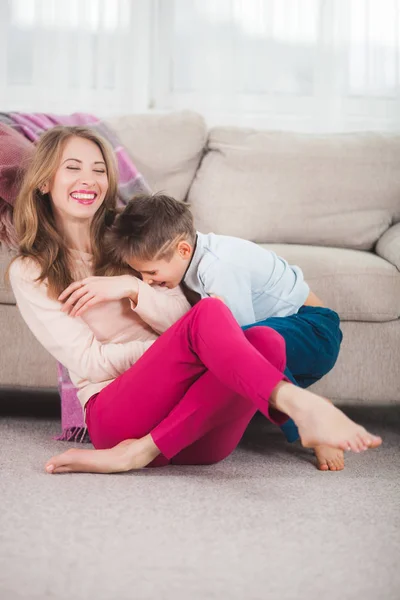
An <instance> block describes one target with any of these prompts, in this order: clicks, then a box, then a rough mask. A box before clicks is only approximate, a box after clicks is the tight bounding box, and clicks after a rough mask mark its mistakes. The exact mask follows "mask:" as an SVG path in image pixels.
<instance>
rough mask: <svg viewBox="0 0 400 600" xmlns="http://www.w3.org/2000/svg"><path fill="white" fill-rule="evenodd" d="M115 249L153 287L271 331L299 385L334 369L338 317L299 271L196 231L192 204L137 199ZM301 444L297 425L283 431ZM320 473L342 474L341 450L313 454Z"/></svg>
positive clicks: (120, 223) (115, 234)
mask: <svg viewBox="0 0 400 600" xmlns="http://www.w3.org/2000/svg"><path fill="white" fill-rule="evenodd" d="M109 242H110V246H111V247H112V249H113V253H114V255H115V259H116V260H118V261H121V262H124V263H126V264H129V265H130V266H131V267H132V268H133V269H135V270H136V271H137V272H139V273H140V274H141V276H142V278H143V280H144V281H145V282H147V283H149V284H150V285H159V286H161V287H164V286H165V287H168V288H174V287H176V286H178V285H182V287H183V288H184V289H185V290H186V292H187V297H188V299H189V300H193V302H194V301H195V300H198V299H200V298H206V297H207V296H217V297H220V298H221V299H222V300H223V301H224V302H225V304H227V306H228V307H229V308H230V309H231V311H232V313H233V315H234V316H235V318H236V320H237V321H238V323H239V324H240V325H241V326H242V327H243V328H244V329H247V328H249V327H254V326H256V325H257V326H260V325H265V326H268V327H272V328H273V329H275V330H276V331H278V332H279V333H280V334H281V335H282V336H283V338H284V339H285V342H286V352H287V368H286V371H285V374H286V376H287V377H288V379H290V380H291V381H292V382H293V383H296V384H297V385H299V386H300V387H304V388H305V387H308V386H310V385H311V384H312V383H315V382H316V381H318V380H319V379H320V378H321V377H323V376H324V375H325V374H326V373H327V372H328V371H330V370H331V369H332V367H333V366H334V364H335V362H336V359H337V356H338V353H339V348H340V343H341V340H342V333H341V331H340V321H339V317H338V315H337V313H335V312H334V311H332V310H330V309H328V308H324V307H323V305H322V302H321V301H320V300H319V299H318V298H317V296H315V294H313V293H312V292H311V291H310V289H309V287H308V285H307V283H306V282H305V281H304V277H303V273H302V271H301V269H300V268H299V267H296V266H291V265H289V264H288V263H287V262H286V261H285V260H284V259H283V258H280V257H279V256H277V255H276V254H275V253H274V252H272V251H270V250H265V249H263V248H261V247H259V246H258V245H257V244H254V243H252V242H249V241H246V240H242V239H239V238H234V237H229V236H223V235H215V234H213V233H209V234H203V233H199V232H196V230H195V228H194V225H193V217H192V214H191V212H190V210H189V207H188V205H186V204H184V203H182V202H178V201H177V200H174V199H173V198H171V197H169V196H166V195H161V194H156V195H154V196H149V195H143V196H137V197H135V198H134V199H133V200H131V202H129V204H128V205H127V206H126V208H125V209H124V210H123V212H122V213H121V214H120V215H118V217H117V218H116V220H115V223H114V225H113V227H112V230H111V233H110V238H109ZM282 429H283V431H284V433H285V435H286V437H287V439H288V440H289V441H294V440H295V439H297V437H298V435H297V429H296V427H295V425H294V423H293V422H292V421H289V422H288V423H287V424H285V425H284V426H283V427H282ZM315 453H316V456H317V460H318V466H319V468H320V469H321V470H333V471H336V470H341V469H342V468H343V466H344V461H343V453H342V451H340V450H334V449H332V448H328V447H323V446H319V447H318V448H315Z"/></svg>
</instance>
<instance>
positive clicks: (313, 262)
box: [0, 244, 400, 321]
mask: <svg viewBox="0 0 400 600" xmlns="http://www.w3.org/2000/svg"><path fill="white" fill-rule="evenodd" d="M261 246H263V247H265V248H269V249H271V250H273V251H274V252H276V253H277V254H278V255H280V256H282V257H283V258H285V259H286V260H287V261H288V262H289V263H290V264H296V265H299V266H300V267H301V268H302V269H303V271H304V276H305V279H306V281H307V282H308V284H309V285H310V288H311V289H312V290H313V292H314V293H315V294H317V296H319V297H320V298H321V300H323V301H324V303H325V304H326V305H327V306H329V307H331V308H333V309H334V310H336V311H337V312H338V313H339V315H340V317H341V319H343V320H345V321H392V320H394V319H398V318H399V317H400V272H399V271H398V270H397V269H396V267H394V266H393V265H392V264H390V263H389V262H387V261H386V260H384V259H383V258H380V257H379V256H377V255H376V254H373V253H371V252H363V251H360V250H346V249H343V248H326V247H321V246H297V245H292V244H261ZM12 256H13V255H12V254H11V253H10V252H5V251H4V250H3V251H0V278H1V279H0V304H15V299H14V295H13V292H12V290H11V287H10V286H9V285H8V284H7V283H5V282H4V273H5V271H6V268H7V266H8V264H9V262H10V260H11V257H12Z"/></svg>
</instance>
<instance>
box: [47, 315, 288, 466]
mask: <svg viewBox="0 0 400 600" xmlns="http://www.w3.org/2000/svg"><path fill="white" fill-rule="evenodd" d="M241 335H242V336H243V337H244V338H245V340H246V339H248V340H249V342H250V343H251V344H253V345H254V346H255V347H257V349H258V350H259V352H260V356H261V354H262V355H263V356H264V357H268V356H270V358H271V361H270V362H271V364H272V365H273V366H275V367H276V368H277V369H279V371H280V372H282V371H283V369H284V366H285V344H284V341H283V339H282V337H281V336H280V335H279V334H277V333H276V332H275V331H273V330H269V329H268V328H264V327H263V328H255V329H253V330H252V331H250V332H246V333H245V334H243V333H241ZM165 339H166V338H164V340H165ZM172 339H174V340H176V337H174V338H172ZM168 349H169V352H170V355H172V356H174V357H175V361H173V362H176V360H177V359H178V358H179V359H181V358H182V357H180V355H179V350H178V348H176V347H175V348H174V347H172V344H171V343H170V344H169V345H168ZM149 352H150V351H148V352H147V353H146V354H148V353H149ZM161 356H162V355H161ZM166 360H168V359H166ZM186 360H188V357H186ZM152 362H154V361H152ZM179 362H180V360H179ZM175 367H176V364H175ZM133 371H134V368H133V367H132V368H131V369H129V371H127V372H126V374H124V375H123V376H121V377H120V378H118V380H116V381H115V382H114V383H113V384H110V386H108V387H107V388H105V389H104V390H103V391H102V392H100V393H99V394H97V395H96V396H95V397H93V398H92V399H91V400H90V401H89V402H88V404H87V412H86V421H87V424H88V428H89V432H90V436H91V439H92V441H93V444H94V446H95V447H96V448H97V449H98V450H96V451H88V450H76V449H73V450H69V451H67V452H66V453H64V454H63V455H61V457H57V458H62V459H63V460H62V462H63V464H64V466H63V467H61V468H59V469H57V471H56V472H70V471H72V470H82V468H83V470H88V471H95V472H113V471H119V470H125V468H124V464H126V463H125V462H124V461H125V459H126V445H125V443H122V444H121V443H120V442H121V441H122V440H126V439H128V440H131V439H132V438H142V439H144V438H145V437H146V434H148V432H149V431H151V436H152V440H157V441H156V444H157V446H156V448H157V450H158V451H157V452H155V453H152V451H150V453H149V454H148V453H146V452H144V453H143V446H142V445H141V446H140V448H139V450H138V452H137V454H139V456H137V457H136V464H138V461H141V463H140V464H141V466H146V465H148V463H150V462H151V464H150V465H149V466H165V465H166V464H168V463H169V461H170V459H171V458H172V457H176V455H178V453H180V455H179V456H178V457H176V460H175V459H174V460H173V461H172V462H174V463H175V462H180V463H182V464H188V463H189V462H190V463H191V464H209V463H211V462H218V461H219V460H222V458H225V457H226V456H228V455H229V454H230V453H231V452H232V451H233V450H234V448H235V447H236V446H237V444H238V443H239V441H240V439H241V437H242V435H243V433H244V430H245V429H246V427H247V425H248V423H249V421H250V420H251V418H252V416H253V415H254V413H255V412H256V410H257V408H256V407H255V406H254V404H253V403H252V402H251V401H250V400H249V399H247V398H244V397H242V396H240V395H238V394H235V393H234V392H232V390H231V389H229V388H227V387H226V386H224V384H222V383H221V381H220V380H219V379H217V378H216V377H215V375H213V374H212V373H211V372H210V371H207V370H205V369H203V374H202V375H200V376H199V377H197V379H195V380H194V382H193V383H192V382H191V381H190V382H189V384H185V387H186V388H187V391H186V393H184V394H182V389H183V388H182V386H181V383H182V376H181V377H179V378H176V377H175V376H174V371H173V364H171V365H169V368H168V370H167V371H166V374H167V378H166V379H165V380H164V379H163V378H162V377H160V373H159V377H158V378H157V379H156V378H155V377H153V378H152V379H150V380H149V379H148V377H146V376H144V383H146V382H147V381H148V385H146V386H145V387H144V388H143V389H142V390H139V389H138V373H137V371H136V373H135V377H134V378H133V379H132V374H133ZM175 374H176V373H175ZM144 375H146V373H145V374H144ZM142 376H143V374H142ZM175 380H176V381H177V383H178V385H177V386H174V385H172V383H173V382H174V381H175ZM117 382H119V383H118V385H117ZM155 382H158V384H159V385H157V383H155ZM114 384H115V385H114ZM164 384H165V385H164ZM168 384H169V385H168ZM113 386H114V389H112V388H113ZM152 387H153V388H154V390H153V392H154V391H155V394H154V395H153V396H149V393H150V392H151V388H152ZM162 390H164V393H163V391H162ZM126 392H130V394H127V393H126ZM133 392H134V393H133ZM174 395H175V396H176V398H175V399H173V396H174ZM158 400H160V402H158ZM171 400H172V401H171ZM165 402H167V405H168V406H167V407H166V406H165ZM160 407H161V408H162V414H161V413H158V410H159V409H160ZM152 408H153V410H152ZM210 430H214V431H215V432H214V434H213V435H212V436H210V437H208V435H207V434H208V432H209V431H210ZM147 437H149V436H148V435H147ZM200 438H204V441H202V440H201V439H200ZM197 440H199V442H197ZM211 443H212V445H210V444H211ZM116 445H117V446H116ZM112 446H114V448H113V449H112V450H109V451H107V450H105V449H106V448H110V447H112ZM185 447H188V452H187V453H185V454H182V452H181V451H182V450H183V449H184V448H185ZM189 447H190V448H189ZM153 450H154V448H153ZM106 452H112V453H113V456H112V461H113V465H112V466H110V461H109V458H108V457H107V455H106V454H105V453H106ZM160 452H162V454H159V453H160ZM52 460H53V459H52ZM49 462H51V461H49ZM66 462H68V465H66ZM83 462H84V463H85V464H84V465H83ZM105 463H107V465H108V466H105Z"/></svg>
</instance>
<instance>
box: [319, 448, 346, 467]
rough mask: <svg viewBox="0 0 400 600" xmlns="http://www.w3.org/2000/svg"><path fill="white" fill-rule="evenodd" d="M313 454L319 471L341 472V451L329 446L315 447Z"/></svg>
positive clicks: (342, 462)
mask: <svg viewBox="0 0 400 600" xmlns="http://www.w3.org/2000/svg"><path fill="white" fill-rule="evenodd" d="M314 453H315V456H316V458H317V465H318V469H319V470H320V471H342V470H343V469H344V454H343V450H338V449H337V448H331V447H330V446H316V447H315V448H314Z"/></svg>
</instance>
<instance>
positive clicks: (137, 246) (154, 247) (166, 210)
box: [107, 194, 196, 262]
mask: <svg viewBox="0 0 400 600" xmlns="http://www.w3.org/2000/svg"><path fill="white" fill-rule="evenodd" d="M107 238H108V239H107V244H108V246H109V248H110V250H111V252H112V254H113V256H114V258H115V260H116V261H118V262H128V261H129V260H131V259H132V258H137V259H138V260H143V261H146V260H160V259H165V260H170V258H172V255H173V253H174V251H175V248H176V246H177V244H178V243H179V241H180V240H186V241H187V242H189V243H190V244H194V242H195V239H196V230H195V228H194V225H193V216H192V213H191V212H190V210H189V207H188V205H187V204H185V203H183V202H179V201H178V200H175V199H174V198H171V196H167V195H165V194H154V195H148V194H142V195H140V196H135V197H134V198H132V200H131V201H130V202H129V203H128V204H127V206H126V207H125V208H124V210H123V211H122V212H121V213H120V214H119V215H118V216H117V217H116V219H115V221H114V223H113V225H112V227H111V230H110V232H109V234H108V236H107Z"/></svg>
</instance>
